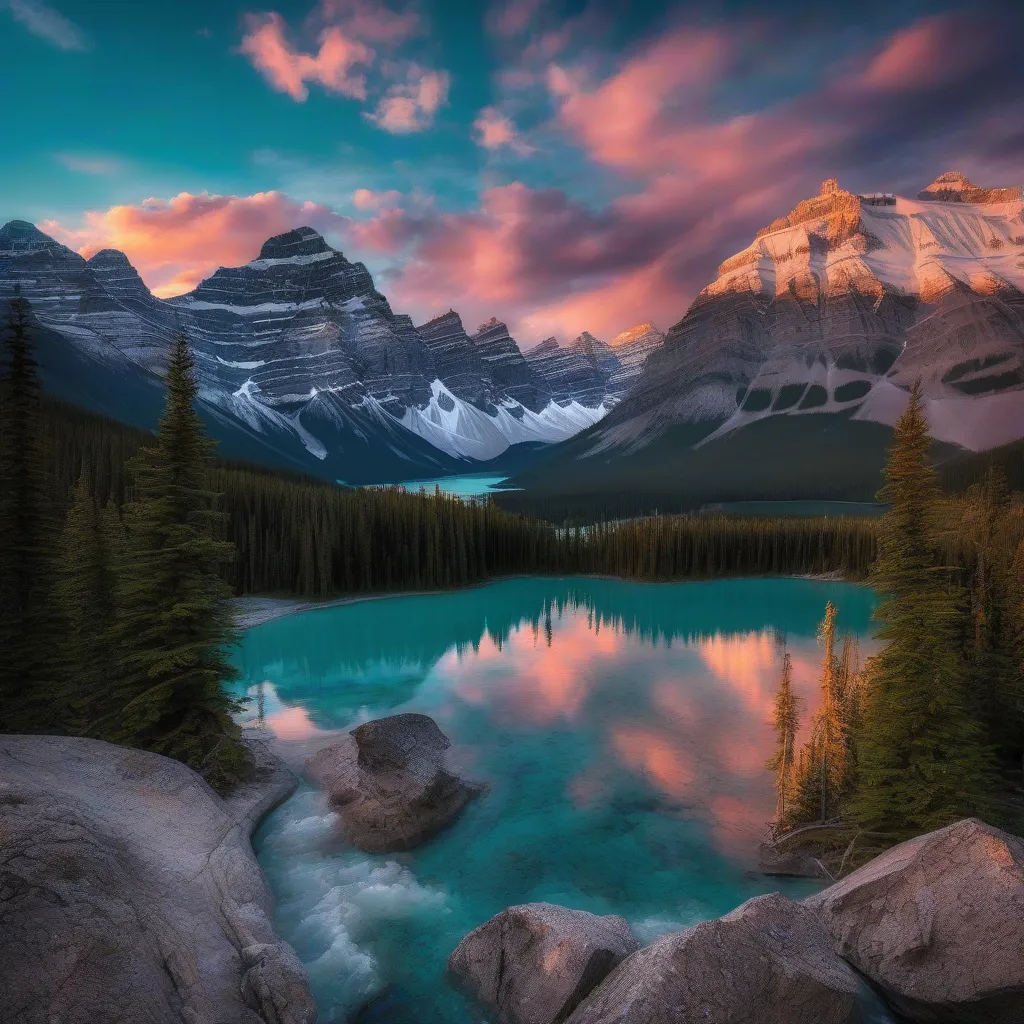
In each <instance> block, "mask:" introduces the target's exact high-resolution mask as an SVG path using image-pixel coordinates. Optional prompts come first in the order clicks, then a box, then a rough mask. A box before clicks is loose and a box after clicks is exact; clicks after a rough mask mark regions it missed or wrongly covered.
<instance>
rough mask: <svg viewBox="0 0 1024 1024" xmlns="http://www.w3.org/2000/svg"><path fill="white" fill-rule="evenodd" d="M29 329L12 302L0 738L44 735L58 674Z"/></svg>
mask: <svg viewBox="0 0 1024 1024" xmlns="http://www.w3.org/2000/svg"><path fill="white" fill-rule="evenodd" d="M30 327H31V325H30V321H29V304H28V303H27V302H26V301H25V300H24V299H23V298H20V297H16V298H14V299H13V300H12V301H11V304H10V318H9V321H8V324H7V330H6V336H5V346H4V348H5V351H4V356H5V358H4V365H3V376H2V377H0V650H2V651H3V657H2V658H0V732H3V731H35V730H43V729H47V728H48V727H49V728H50V729H51V731H52V722H51V717H52V714H51V712H52V707H53V704H54V701H55V692H56V685H57V682H56V681H57V679H58V677H59V674H60V672H59V666H58V664H57V660H56V653H57V642H58V636H59V626H58V623H57V622H56V619H55V609H54V602H53V595H52V585H53V559H52V549H53V539H54V533H55V523H54V518H53V514H52V502H51V495H49V494H48V493H47V466H48V453H47V451H46V447H45V445H44V443H43V437H42V426H41V414H40V396H41V393H42V381H41V380H40V377H39V368H38V365H37V364H36V361H35V358H34V356H33V351H32V339H31V334H30Z"/></svg>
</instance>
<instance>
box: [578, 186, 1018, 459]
mask: <svg viewBox="0 0 1024 1024" xmlns="http://www.w3.org/2000/svg"><path fill="white" fill-rule="evenodd" d="M926 194H927V195H928V196H929V197H931V198H928V199H905V198H901V197H897V196H894V195H887V194H884V193H873V194H869V195H857V194H853V193H850V192H848V191H845V190H843V189H841V188H840V187H839V186H838V184H837V183H836V182H835V180H829V181H827V182H825V183H824V184H823V185H822V189H821V193H820V194H819V195H818V196H816V197H814V198H813V199H810V200H806V201H804V202H802V203H800V204H798V205H797V207H796V208H795V209H794V210H793V211H792V212H791V213H790V214H789V215H787V216H786V217H782V218H779V219H778V220H776V221H774V222H772V224H770V225H769V226H768V227H767V228H765V229H763V230H762V231H760V232H758V233H757V235H756V237H755V239H754V241H753V242H752V243H751V244H750V245H749V246H748V247H747V248H746V249H744V250H743V251H742V252H740V253H737V254H736V255H735V256H732V257H730V258H729V259H727V260H725V261H724V262H723V263H722V264H721V265H720V267H719V270H718V276H717V278H716V280H715V281H713V282H712V283H711V284H709V285H708V286H707V287H706V288H704V289H703V290H702V291H701V292H700V293H699V294H698V295H697V297H696V298H695V299H694V301H693V303H692V304H691V306H690V308H689V310H688V311H687V313H686V315H685V316H684V317H683V319H682V320H680V321H679V322H678V323H677V324H675V325H674V326H673V327H672V328H671V330H670V331H669V332H668V335H667V336H666V339H665V343H664V346H663V347H662V348H660V349H658V350H657V351H655V352H654V353H653V354H652V355H651V357H650V359H649V360H648V361H647V363H646V365H645V367H644V370H643V372H642V373H641V375H640V377H639V378H638V380H637V381H636V383H635V385H634V387H633V388H632V390H631V392H630V395H629V397H628V398H627V399H626V400H625V401H623V402H622V403H620V405H619V406H617V407H616V409H615V410H614V411H613V413H612V414H611V415H610V416H609V417H608V419H607V421H606V422H605V423H604V424H602V426H601V428H600V429H599V431H598V433H599V434H600V435H601V440H600V441H599V442H598V445H597V447H614V446H616V445H630V446H636V445H637V444H640V445H642V444H643V443H644V442H645V441H646V440H648V439H652V438H653V437H656V436H657V435H659V434H660V433H661V432H663V431H664V429H665V428H666V427H668V426H670V425H672V424H679V423H688V424H696V425H701V426H702V427H706V428H707V429H706V432H705V440H707V439H710V438H712V437H719V436H722V435H723V434H725V433H728V432H729V431H732V430H734V429H736V428H738V427H740V426H743V425H746V424H749V423H751V422H753V421H756V420H760V419H763V418H767V417H770V416H777V415H800V414H803V413H811V412H815V413H820V412H837V413H840V412H841V413H844V414H847V415H850V416H853V417H854V418H856V419H863V420H868V421H873V422H880V423H892V422H894V419H895V417H896V416H897V415H898V413H899V411H900V409H901V408H902V405H903V403H904V401H905V396H906V389H907V388H908V386H909V385H910V384H911V383H912V382H913V381H914V380H916V379H918V378H920V379H921V380H922V381H923V384H924V388H925V394H926V397H927V402H928V413H929V417H930V420H931V424H932V430H933V433H934V435H935V436H936V437H937V438H938V439H940V440H945V441H949V442H951V443H954V444H959V445H961V446H964V447H967V448H970V449H974V450H983V449H985V448H989V447H992V446H994V445H998V444H1001V443H1004V442H1007V441H1010V440H1015V439H1017V438H1019V437H1022V436H1024V390H1022V388H1024V193H1022V190H1021V189H978V188H977V186H974V185H972V184H971V183H970V182H968V181H967V179H964V178H963V176H962V175H957V174H955V173H951V174H946V175H942V176H941V177H940V178H939V179H938V180H937V181H936V182H935V183H933V185H931V186H929V187H928V189H926V190H924V192H922V193H921V195H922V196H923V195H926Z"/></svg>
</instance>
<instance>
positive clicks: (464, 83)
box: [0, 0, 1024, 349]
mask: <svg viewBox="0 0 1024 1024" xmlns="http://www.w3.org/2000/svg"><path fill="white" fill-rule="evenodd" d="M264 4H269V5H270V6H264ZM1021 6H1022V7H1024V5H1021ZM1022 29H1024V11H1018V10H1017V5H1016V4H1012V3H1003V2H985V0H981V2H972V3H969V4H959V3H938V4H937V3H926V2H922V0H887V2H884V3H883V2H875V0H865V2H862V3H858V4H842V3H824V2H820V0H819V2H817V3H805V2H796V0H777V2H776V3H773V4H771V5H768V4H763V3H745V2H741V0H732V2H720V3H716V4H686V3H683V4H680V3H665V2H657V3H655V2H652V3H643V2H639V0H632V2H630V0H564V2H547V3H545V2H542V0H481V2H469V0H242V2H235V0H146V2H136V0H52V2H50V0H47V2H45V3H44V2H42V0H0V95H2V96H3V97H4V100H5V102H4V107H5V113H4V116H3V119H2V120H3V124H4V129H5V130H4V144H3V155H2V157H0V223H2V222H6V221H7V220H10V219H14V218H18V219H23V220H30V221H32V222H34V223H35V224H37V225H38V226H39V227H40V228H41V229H42V230H44V231H46V232H47V233H48V234H50V235H52V236H54V237H55V238H57V239H59V240H60V241H62V242H64V243H65V244H67V245H70V246H72V247H73V248H74V249H76V250H78V251H79V252H81V253H82V254H83V255H86V256H88V255H90V254H91V253H93V252H95V251H97V250H98V249H101V248H104V247H113V248H117V249H121V250H123V251H124V252H125V253H126V254H127V255H128V257H129V258H130V259H131V261H132V262H133V263H134V264H135V266H136V268H137V269H138V270H139V272H140V273H141V275H142V277H143V279H144V280H145V281H146V283H147V284H148V285H149V286H150V288H151V289H152V290H153V291H154V292H155V293H156V294H157V295H161V296H165V297H166V296H171V295H176V294H181V293H182V292H186V291H189V290H190V289H192V288H193V287H195V285H196V284H197V283H198V282H199V281H200V280H202V279H203V278H204V277H206V276H208V275H209V274H210V273H212V272H213V271H214V270H215V269H216V268H217V267H218V266H236V265H239V264H242V263H245V262H247V261H248V260H250V259H254V258H255V257H256V256H257V255H258V253H259V250H260V246H261V244H262V243H263V241H264V240H265V239H266V238H268V237H269V236H271V235H274V234H278V233H280V232H282V231H286V230H288V229H290V228H293V227H297V226H299V225H303V224H308V225H310V226H312V227H314V228H316V229H317V230H318V231H320V232H321V233H323V234H324V236H325V237H326V238H327V239H328V240H329V241H330V242H331V244H333V245H335V246H336V247H338V248H340V249H341V250H342V251H343V252H344V253H345V254H346V256H347V257H348V258H349V259H351V260H360V261H362V262H364V263H365V264H366V265H367V266H368V267H369V269H370V270H371V271H372V272H373V274H374V279H375V282H376V284H377V287H378V289H380V290H381V291H383V292H384V293H385V294H386V295H387V296H388V298H389V300H390V301H391V305H392V307H393V308H394V309H395V310H396V312H405V313H409V314H411V315H412V316H413V319H414V321H415V322H416V323H421V322H423V321H425V320H426V319H429V317H430V316H432V315H434V314H436V313H439V312H444V311H446V310H448V309H449V308H454V309H456V310H457V311H458V312H459V313H460V314H462V317H463V320H464V322H465V323H466V326H467V328H468V329H469V330H473V329H475V327H476V325H477V324H478V323H481V322H482V321H484V320H485V319H487V318H489V317H491V316H497V317H498V318H499V319H502V320H504V321H505V322H506V323H508V325H509V327H510V329H511V331H512V333H513V335H514V336H515V337H516V339H517V340H518V342H519V344H520V346H521V347H522V348H524V349H528V348H530V347H532V346H533V345H534V344H536V343H537V342H539V341H541V340H542V339H543V338H545V337H548V336H550V335H554V336H555V337H557V338H558V339H559V340H560V341H562V342H565V341H568V340H570V339H571V338H573V337H574V336H576V335H577V334H579V333H580V332H581V331H583V330H589V331H590V332H591V333H593V334H595V335H596V336H597V337H599V338H605V339H608V338H610V337H612V336H613V335H615V334H616V333H618V332H620V331H623V330H626V329H628V328H630V327H632V326H633V325H635V324H638V323H641V322H643V321H647V320H653V321H654V322H655V323H656V324H657V325H658V326H660V327H661V328H662V329H667V328H668V327H669V326H671V325H672V324H673V323H675V322H676V321H678V320H679V319H680V318H681V317H682V316H683V314H684V313H685V312H686V309H687V307H688V305H689V303H690V302H691V301H692V300H693V298H694V297H695V295H696V294H697V293H698V292H699V291H700V289H701V288H702V287H704V286H705V285H707V284H708V283H710V281H712V280H713V279H714V276H715V273H716V269H717V266H718V264H719V263H720V262H721V261H722V260H723V259H725V258H727V257H728V256H730V255H732V254H733V253H735V252H737V251H738V250H740V249H742V248H744V247H745V246H746V245H747V244H749V242H750V241H751V240H752V238H753V235H754V232H756V231H757V230H758V229H759V228H761V227H763V226H765V225H766V224H768V223H769V222H770V221H772V220H773V219H775V218H776V217H778V216H782V215H784V214H785V213H787V212H788V211H789V210H790V209H791V208H792V207H793V206H794V205H795V204H796V202H798V201H799V200H800V199H803V198H807V197H809V196H811V195H814V194H816V193H817V191H818V187H819V185H820V183H821V181H822V180H823V179H824V178H827V177H832V176H835V177H837V178H838V179H839V182H840V184H841V185H842V186H843V187H845V188H849V189H851V190H853V191H891V192H897V193H900V194H903V195H911V196H912V195H915V194H916V193H917V192H918V191H919V190H920V189H921V188H923V187H924V186H925V185H927V184H928V183H929V182H930V181H932V180H934V178H935V177H937V176H938V175H939V174H940V173H942V172H943V171H946V170H950V169H955V170H959V171H962V172H964V173H966V174H968V175H969V176H971V177H972V178H973V179H974V180H976V181H977V182H978V183H979V184H984V185H991V186H995V185H1016V184H1022V183H1024V60H1022V59H1021V51H1020V40H1021V39H1022V38H1024V32H1022Z"/></svg>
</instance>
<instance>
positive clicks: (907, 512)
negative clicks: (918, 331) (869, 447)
mask: <svg viewBox="0 0 1024 1024" xmlns="http://www.w3.org/2000/svg"><path fill="white" fill-rule="evenodd" d="M930 446H931V439H930V437H929V435H928V424H927V421H926V419H925V416H924V413H923V410H922V401H921V390H920V386H919V385H915V387H914V388H913V390H912V392H911V395H910V403H909V405H908V407H907V410H906V411H905V412H904V413H903V415H902V416H901V417H900V419H899V421H898V422H897V424H896V428H895V431H894V434H893V443H892V447H891V448H890V451H889V457H888V462H887V465H886V469H885V485H884V486H883V487H882V490H881V491H880V492H879V495H878V497H879V500H880V501H881V502H883V503H884V504H886V505H888V506H889V509H888V511H886V513H885V515H884V516H883V518H882V523H881V531H880V536H879V542H878V557H877V560H876V561H875V564H874V566H873V568H872V570H871V575H870V581H871V583H872V585H873V586H874V588H875V589H876V590H877V591H878V592H879V594H881V595H882V603H881V604H880V606H879V607H878V609H877V611H876V613H875V616H876V618H877V619H878V621H879V622H880V627H879V629H878V638H879V640H880V641H881V643H882V648H881V650H880V651H879V653H878V654H877V655H876V656H875V658H873V659H872V663H871V668H870V673H869V680H870V682H869V685H868V688H867V691H866V693H865V704H864V714H863V723H862V728H861V735H860V736H859V738H858V759H859V776H858V785H857V791H856V794H855V797H854V800H853V803H852V812H853V816H854V817H855V818H856V820H857V821H858V822H859V823H860V824H861V825H862V826H864V827H867V828H871V829H874V830H876V831H884V832H886V833H888V834H890V835H892V836H893V837H895V838H898V837H901V836H904V835H907V834H909V833H918V832H922V831H927V830H929V829H933V828H937V827H939V826H941V825H945V824H948V823H949V822H950V821H952V820H954V819H956V818H957V817H960V816H963V815H965V814H973V813H976V812H977V810H978V804H979V799H980V797H981V794H982V793H983V792H984V790H985V787H986V782H987V759H986V751H985V748H984V747H983V734H982V731H981V729H980V728H979V726H978V724H977V722H976V721H975V719H974V717H973V716H972V714H971V708H972V702H971V701H970V700H969V699H968V695H967V692H966V688H965V673H964V665H963V661H962V658H961V656H960V645H959V636H958V614H959V613H958V603H959V600H960V593H959V592H958V589H957V587H956V586H955V585H954V583H953V582H952V581H951V579H950V574H949V573H948V571H946V569H945V567H943V566H941V565H939V564H937V559H936V555H935V550H936V535H937V512H938V501H939V490H938V484H937V481H936V476H935V471H934V469H933V468H932V466H931V465H930V463H929V461H928V453H929V448H930Z"/></svg>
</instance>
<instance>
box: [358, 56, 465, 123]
mask: <svg viewBox="0 0 1024 1024" xmlns="http://www.w3.org/2000/svg"><path fill="white" fill-rule="evenodd" d="M449 84H450V79H449V76H448V72H447V71H431V70H428V69H426V68H421V67H419V66H418V65H416V64H412V65H410V66H409V68H408V71H407V73H406V81H405V82H401V83H396V84H395V85H392V86H389V87H388V89H387V91H386V92H385V93H384V96H383V97H382V98H381V100H380V102H379V103H378V104H377V109H376V110H375V111H374V112H373V113H372V114H365V115H364V116H365V117H366V119H367V120H369V121H372V122H373V123H374V124H376V125H377V126H378V127H379V128H383V129H384V131H386V132H391V133H392V134H393V135H408V134H409V133H411V132H420V131H423V130H424V129H425V128H429V127H430V126H431V125H432V124H433V123H434V115H435V114H436V113H437V111H438V109H439V108H440V107H441V106H443V105H444V104H445V103H446V102H447V101H448V87H449Z"/></svg>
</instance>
